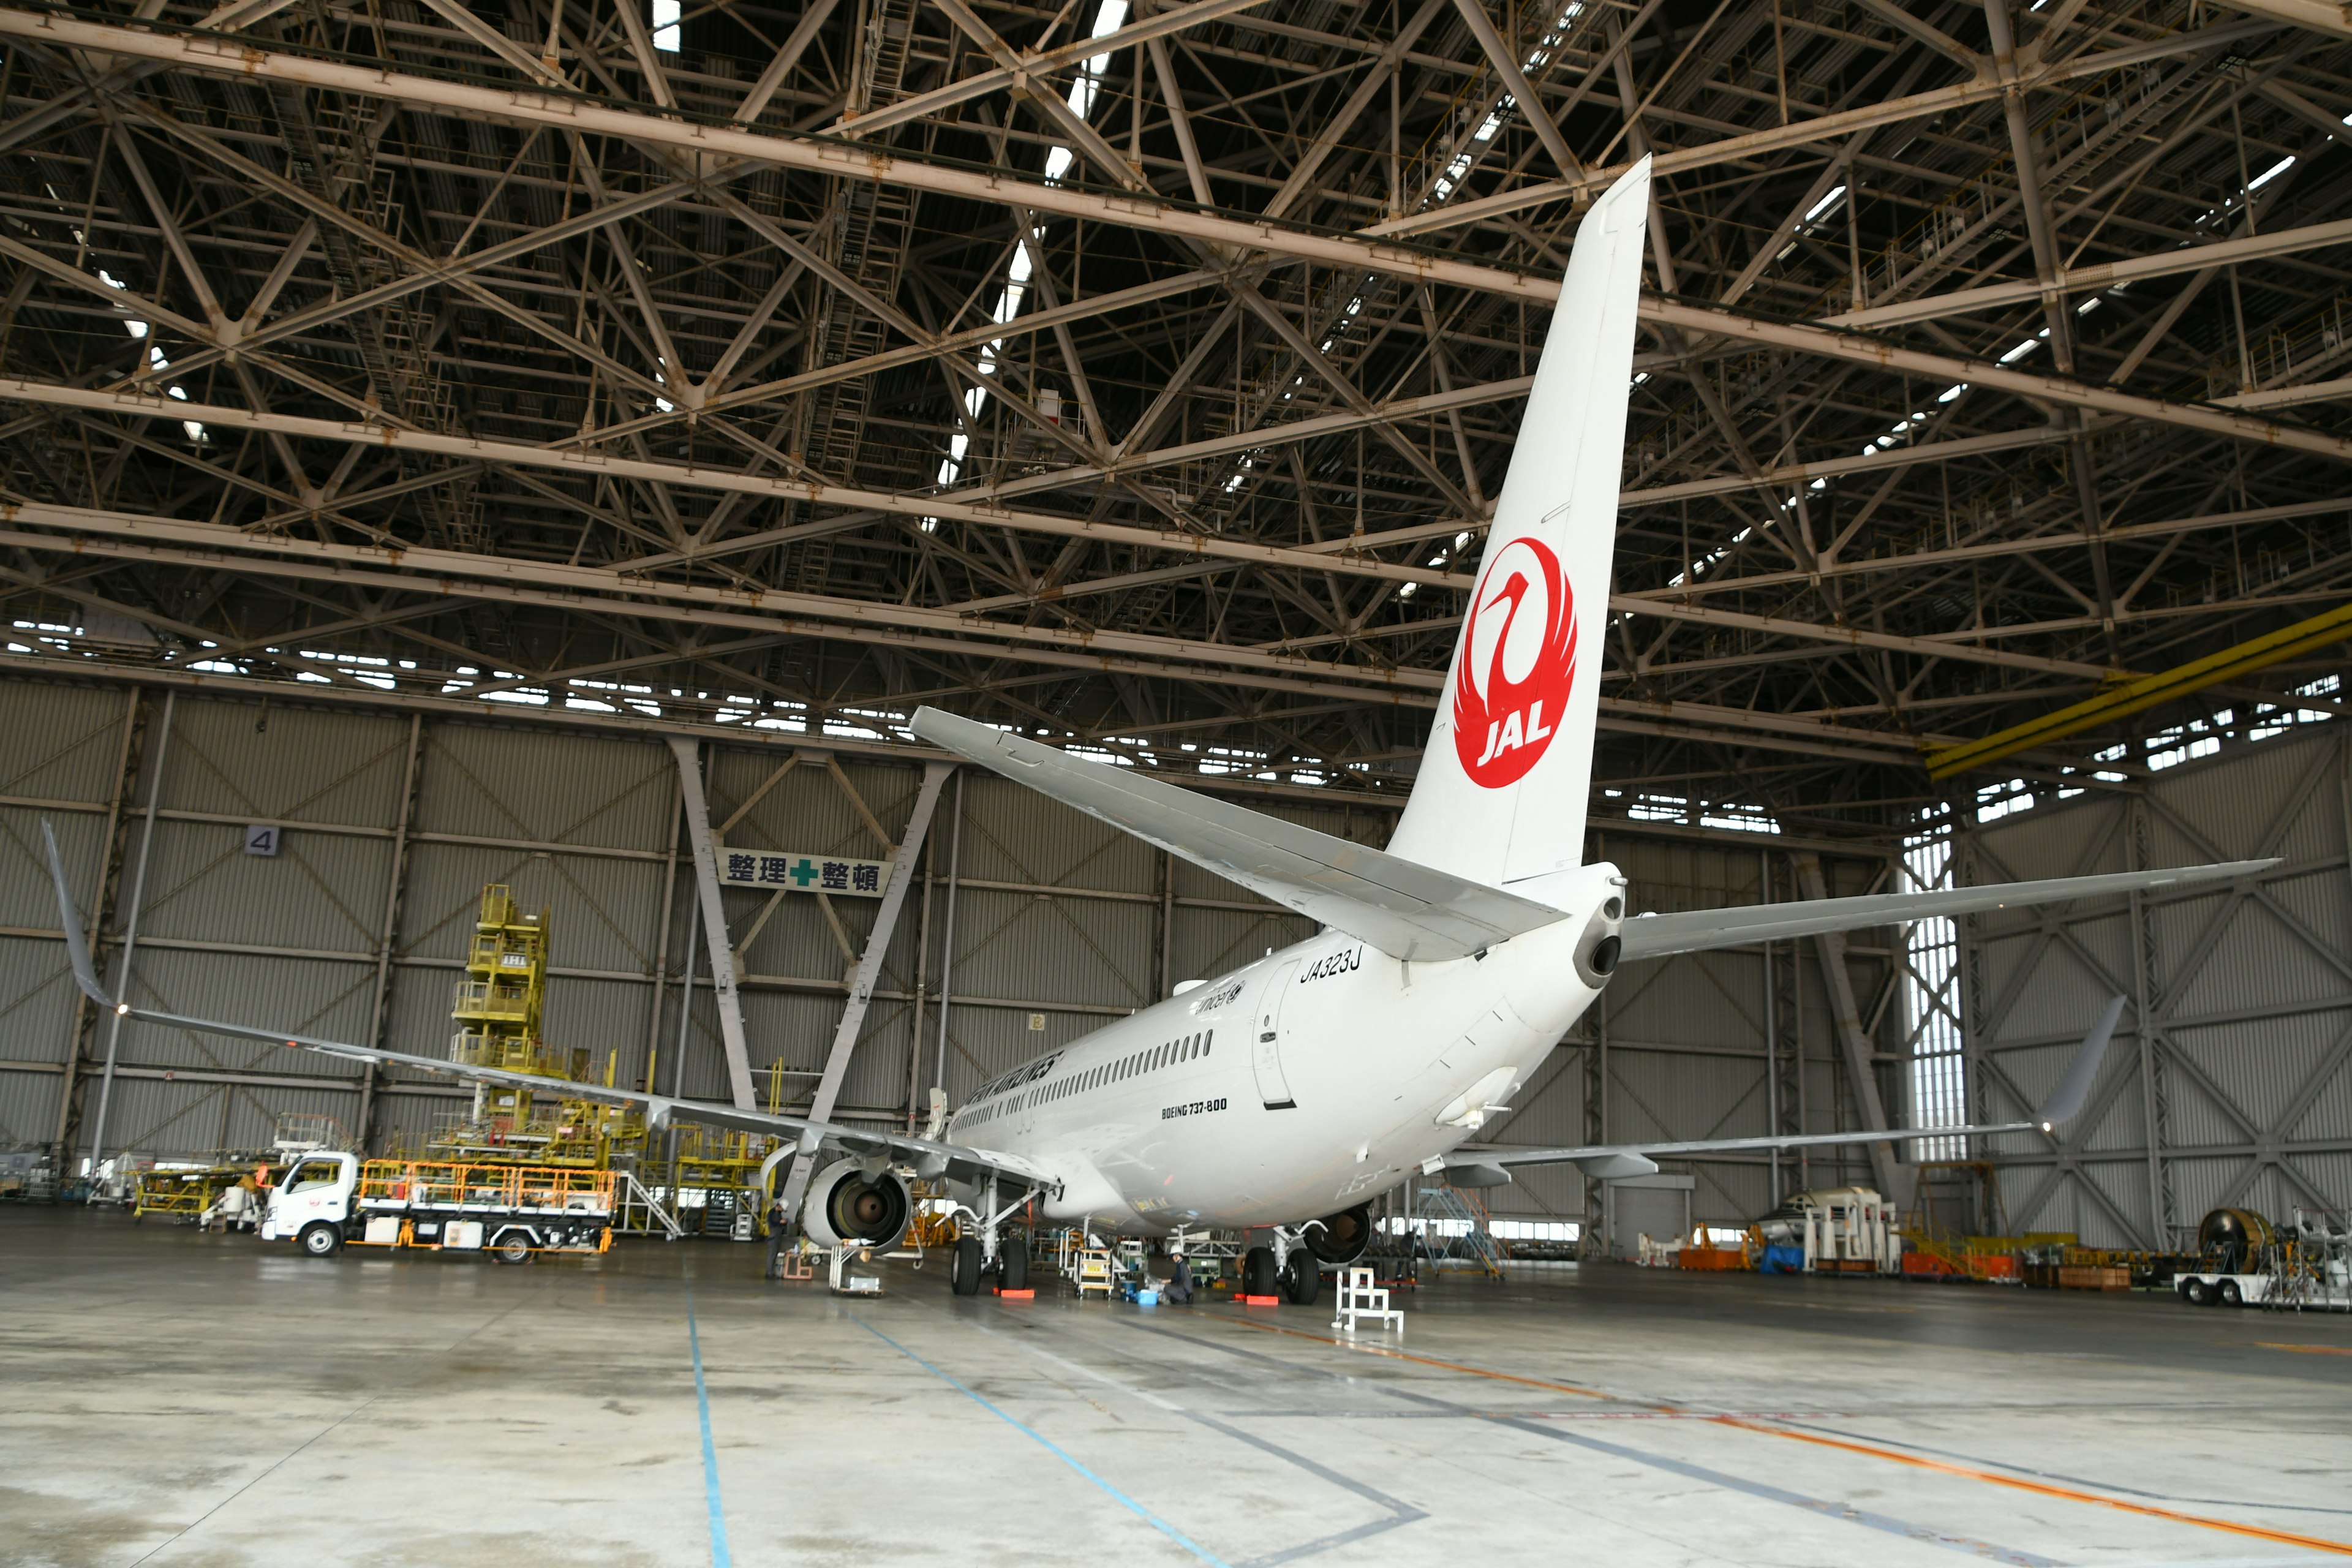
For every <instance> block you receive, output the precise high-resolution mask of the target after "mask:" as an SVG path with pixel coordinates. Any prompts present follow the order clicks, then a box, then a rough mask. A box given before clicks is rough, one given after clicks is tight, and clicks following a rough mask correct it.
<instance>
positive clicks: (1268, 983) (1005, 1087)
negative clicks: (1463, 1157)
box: [946, 865, 1620, 1235]
mask: <svg viewBox="0 0 2352 1568" xmlns="http://www.w3.org/2000/svg"><path fill="white" fill-rule="evenodd" d="M1615 874H1616V873H1615V868H1614V867H1611V866H1606V865H1601V866H1590V867H1586V868H1583V870H1582V871H1580V872H1578V873H1575V874H1573V875H1572V876H1571V877H1570V878H1569V879H1567V880H1568V886H1567V887H1565V888H1559V889H1552V890H1551V893H1550V896H1549V897H1547V898H1546V900H1545V901H1546V902H1548V903H1555V904H1558V905H1559V906H1560V907H1561V908H1562V909H1563V910H1564V911H1565V912H1564V914H1563V918H1562V919H1561V920H1560V921H1559V923H1557V924H1555V925H1550V926H1546V927H1543V928H1541V929H1539V930H1538V931H1529V932H1528V933H1526V934H1524V935H1521V936H1518V937H1515V938H1513V939H1511V940H1510V941H1508V942H1499V943H1497V944H1496V945H1495V946H1493V947H1491V948H1489V949H1488V950H1486V952H1484V953H1483V954H1481V955H1478V956H1475V957H1470V958H1458V959H1451V960H1445V961H1442V962H1429V961H1417V962H1404V961H1401V960H1398V959H1395V958H1391V957H1390V956H1389V955H1387V954H1386V953H1383V952H1380V951H1379V950H1378V949H1375V948H1373V947H1370V946H1369V945H1368V944H1366V943H1364V942H1360V941H1358V940H1356V939H1355V938H1352V937H1349V936H1345V935H1343V934H1341V933H1339V932H1338V931H1324V932H1322V933H1320V934H1318V935H1317V936H1313V937H1310V938H1308V939H1307V940H1306V941H1305V942H1295V943H1293V944H1292V945H1290V946H1289V947H1286V948H1282V949H1280V950H1278V951H1276V952H1272V953H1269V954H1267V955H1266V956H1265V958H1262V959H1260V960H1258V961H1257V962H1256V963H1251V964H1248V965H1246V966H1245V967H1244V968H1241V969H1238V970H1235V971H1234V972H1232V973H1227V974H1224V975H1221V976H1219V977H1218V978H1216V979H1214V980H1213V981H1210V982H1208V983H1207V984H1202V985H1200V986H1197V987H1193V988H1192V989H1190V990H1187V991H1186V992H1185V993H1184V994H1181V995H1178V996H1174V997H1171V998H1170V999H1169V1000H1167V1001H1165V1002H1161V1003H1160V1004H1158V1005H1154V1006H1151V1007H1147V1008H1145V1009H1143V1010H1142V1011H1140V1012H1138V1013H1136V1014H1133V1015H1132V1016H1129V1017H1126V1018H1122V1019H1120V1020H1119V1021H1118V1023H1116V1024H1112V1025H1110V1026H1108V1027H1106V1028H1102V1029H1098V1030H1097V1031H1095V1032H1094V1033H1092V1034H1090V1035H1087V1036H1085V1037H1082V1038H1080V1039H1078V1040H1076V1041H1074V1042H1072V1043H1071V1044H1070V1045H1068V1046H1066V1047H1062V1048H1060V1049H1059V1050H1055V1051H1050V1052H1047V1053H1046V1054H1045V1055H1044V1056H1041V1057H1038V1058H1035V1059H1034V1060H1033V1061H1031V1062H1028V1063H1026V1064H1024V1066H1022V1067H1020V1068H1015V1069H1013V1071H1011V1072H1009V1073H1004V1074H1001V1075H999V1076H998V1077H997V1078H996V1079H992V1080H991V1081H990V1082H989V1083H987V1084H985V1085H982V1088H981V1089H979V1090H978V1091H976V1092H975V1093H974V1094H973V1096H972V1098H971V1100H969V1101H967V1102H966V1103H965V1105H964V1106H963V1107H962V1108H961V1109H960V1110H958V1111H957V1112H956V1114H955V1115H954V1117H953V1118H951V1119H950V1121H949V1123H948V1128H947V1134H946V1135H947V1137H948V1139H949V1140H950V1142H956V1143H961V1144H965V1145H967V1146H969V1147H971V1148H975V1149H979V1150H982V1151H984V1152H998V1153H1003V1154H1009V1155H1013V1156H1016V1157H1018V1158H1019V1159H1021V1160H1023V1161H1025V1162H1028V1163H1034V1164H1035V1165H1039V1166H1043V1167H1044V1168H1045V1169H1046V1170H1048V1171H1051V1172H1052V1173H1054V1175H1055V1177H1056V1178H1057V1180H1058V1183H1059V1190H1058V1192H1057V1193H1055V1194H1053V1195H1051V1196H1050V1197H1048V1198H1047V1199H1046V1201H1045V1205H1044V1207H1045V1216H1046V1217H1047V1218H1049V1219H1054V1220H1078V1219H1087V1218H1091V1219H1092V1221H1093V1222H1094V1223H1095V1224H1096V1225H1097V1226H1100V1227H1102V1228H1104V1229H1108V1230H1118V1231H1125V1232H1129V1233H1140V1234H1146V1235H1157V1234H1164V1233H1166V1232H1167V1231H1169V1230H1171V1229H1173V1228H1175V1227H1177V1226H1219V1227H1243V1226H1269V1225H1288V1224H1297V1223H1299V1222H1303V1221H1306V1220H1309V1219H1317V1218H1320V1217H1322V1216H1324V1215H1329V1214H1332V1213H1334V1212H1336V1211H1338V1210H1340V1209H1344V1208H1347V1207H1348V1206H1349V1205H1353V1204H1357V1203H1360V1202H1362V1201H1364V1200H1365V1199H1367V1198H1369V1197H1370V1196H1371V1195H1372V1194H1377V1193H1380V1192H1381V1191H1384V1190H1385V1189H1387V1188H1389V1187H1391V1186H1393V1185H1395V1184H1397V1183H1398V1182H1399V1181H1402V1180H1403V1179H1404V1178H1405V1177H1407V1176H1408V1175H1410V1174H1411V1173H1412V1172H1413V1171H1414V1170H1415V1169H1416V1168H1417V1167H1419V1166H1420V1165H1421V1164H1422V1163H1423V1162H1424V1161H1426V1160H1428V1159H1430V1158H1432V1157H1433V1156H1435V1155H1439V1154H1443V1153H1444V1152H1447V1151H1449V1150H1451V1149H1453V1148H1454V1147H1455V1146H1456V1145H1457V1144H1459V1143H1461V1142H1463V1141H1464V1140H1465V1139H1466V1138H1468V1137H1470V1136H1471V1135H1472V1134H1473V1133H1474V1132H1475V1131H1477V1129H1478V1127H1479V1126H1480V1125H1481V1123H1482V1121H1483V1120H1484V1112H1485V1111H1486V1108H1487V1107H1488V1106H1489V1105H1493V1106H1497V1107H1499V1106H1502V1105H1505V1104H1507V1102H1508V1099H1509V1091H1510V1090H1511V1089H1513V1088H1515V1087H1516V1086H1517V1085H1518V1084H1519V1083H1521V1082H1522V1081H1524V1079H1526V1077H1527V1075H1528V1073H1529V1072H1531V1071H1532V1070H1533V1069H1534V1068H1535V1066H1536V1064H1537V1063H1538V1062H1539V1061H1541V1060H1542V1058H1543V1057H1544V1055H1545V1054H1546V1053H1547V1052H1548V1051H1549V1050H1550V1049H1551V1047H1553V1045H1554V1044H1555V1043H1556V1042H1557V1041H1558V1040H1559V1037H1560V1036H1561V1035H1562V1034H1564V1033H1565V1032H1566V1031H1567V1030H1568V1029H1569V1027H1570V1026H1571V1025H1573V1024H1574V1023H1575V1022H1576V1020H1577V1019H1578V1018H1579V1017H1580V1016H1582V1015H1583V1012H1584V1010H1585V1008H1586V1007H1587V1006H1589V1005H1591V1002H1592V999H1593V998H1594V997H1595V996H1596V995H1598V994H1599V991H1600V984H1601V983H1603V982H1601V979H1600V977H1598V976H1589V975H1588V973H1585V972H1583V967H1584V966H1582V965H1580V963H1579V962H1578V954H1579V952H1580V944H1581V949H1582V950H1589V948H1590V946H1591V941H1592V939H1593V932H1594V931H1595V930H1596V929H1598V928H1597V927H1596V925H1595V923H1594V922H1595V921H1598V920H1599V919H1600V918H1601V917H1600V915H1599V913H1598V911H1600V910H1601V909H1602V908H1603V907H1604V905H1609V904H1610V903H1611V900H1615V899H1617V898H1618V897H1619V896H1620V894H1619V888H1618V886H1617V885H1615V883H1614V878H1615ZM1612 924H1613V922H1612Z"/></svg>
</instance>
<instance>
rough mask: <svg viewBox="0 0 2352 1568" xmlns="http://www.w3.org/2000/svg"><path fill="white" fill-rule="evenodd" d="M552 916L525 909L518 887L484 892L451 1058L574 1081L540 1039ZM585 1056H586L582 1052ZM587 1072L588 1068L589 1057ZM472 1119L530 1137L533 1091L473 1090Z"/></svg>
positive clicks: (457, 1000) (456, 1005) (458, 999)
mask: <svg viewBox="0 0 2352 1568" xmlns="http://www.w3.org/2000/svg"><path fill="white" fill-rule="evenodd" d="M553 913H554V911H553V910H546V909H542V910H540V911H539V913H537V914H535V915H527V914H525V913H523V912H522V910H521V908H520V906H519V905H518V904H516V902H515V900H514V890H513V889H510V888H509V887H508V886H507V885H506V884H505V883H503V882H493V883H491V884H490V885H489V886H488V887H486V888H484V889H482V914H481V918H480V919H479V920H478V921H476V922H475V924H474V940H473V942H472V944H471V945H470V946H469V947H468V948H467V952H466V978H465V979H463V980H460V981H459V982H457V989H456V992H455V993H454V994H453V995H452V997H451V1000H450V1006H449V1016H450V1018H451V1020H452V1021H453V1022H455V1023H456V1024H457V1034H456V1035H454V1036H453V1037H451V1038H450V1041H449V1059H450V1060H451V1061H453V1062H459V1063H463V1064H464V1065H466V1066H467V1067H485V1068H503V1069H504V1070H506V1071H508V1072H527V1073H537V1074H541V1075H542V1076H545V1077H548V1078H557V1079H562V1078H570V1077H572V1074H571V1073H570V1072H568V1071H566V1070H565V1069H566V1068H569V1067H570V1066H571V1065H572V1064H571V1063H570V1062H568V1061H563V1060H560V1059H558V1058H559V1053H558V1052H556V1051H553V1050H551V1049H550V1048H549V1047H548V1045H547V1043H546V1041H544V1040H542V1039H541V1037H540V1033H539V1026H540V1015H541V1010H542V1009H543V1008H544V1007H545V1005H546V1002H547V938H548V927H549V923H550V921H551V918H552V916H553ZM577 1054H578V1055H580V1056H581V1057H582V1058H585V1057H586V1055H587V1053H586V1052H584V1051H583V1052H579V1053H577ZM580 1065H581V1067H582V1068H583V1069H584V1068H585V1067H586V1066H587V1063H586V1061H585V1060H584V1059H583V1061H582V1062H581V1064H580ZM474 1121H475V1123H476V1124H477V1125H478V1126H479V1127H481V1128H483V1130H484V1131H487V1132H488V1133H489V1134H490V1136H492V1137H493V1138H496V1137H498V1136H499V1135H500V1134H504V1135H505V1136H507V1137H514V1136H517V1135H521V1136H524V1137H528V1136H529V1135H530V1129H531V1094H530V1090H528V1089H511V1088H507V1087H503V1086H494V1085H489V1084H482V1085H478V1086H477V1087H476V1088H475V1089H474Z"/></svg>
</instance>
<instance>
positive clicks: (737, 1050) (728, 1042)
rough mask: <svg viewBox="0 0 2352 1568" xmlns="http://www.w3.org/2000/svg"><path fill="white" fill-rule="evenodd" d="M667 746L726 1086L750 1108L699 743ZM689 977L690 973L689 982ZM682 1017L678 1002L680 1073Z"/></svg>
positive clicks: (747, 1062)
mask: <svg viewBox="0 0 2352 1568" xmlns="http://www.w3.org/2000/svg"><path fill="white" fill-rule="evenodd" d="M669 749H670V752H671V754H672V755H673V756H675V757H676V758H677V784H678V791H679V795H680V797H681V799H682V800H683V802H684V805H685V811H686V830H687V833H688V836H689V837H691V838H692V839H693V842H694V881H695V887H696V889H697V890H698V893H699V895H700V898H701V909H702V931H703V935H704V936H705V937H706V938H707V939H708V941H709V948H710V979H711V991H712V994H714V995H715V996H716V997H717V998H718V1002H719V1039H720V1041H721V1043H722V1046H723V1047H724V1049H725V1051H726V1054H727V1090H728V1094H729V1096H730V1099H731V1100H733V1102H734V1105H735V1108H736V1109H737V1110H754V1109H756V1102H755V1099H754V1096H753V1093H752V1089H751V1051H750V1048H749V1047H748V1046H747V1045H746V1044H745V1041H744V1037H743V1006H742V1003H741V1002H740V999H738V997H737V996H736V994H735V953H734V950H733V949H732V948H731V947H730V945H729V943H728V941H727V911H726V910H725V908H724V907H722V906H721V904H720V903H719V856H718V853H717V850H716V848H715V847H714V846H713V844H712V842H711V836H710V806H709V802H708V801H707V800H706V799H705V798H704V796H703V793H702V760H701V751H702V748H701V746H700V745H699V744H698V743H697V742H693V741H689V740H688V739H687V738H686V737H684V736H683V735H672V736H670V737H669ZM691 978H692V977H691V974H690V973H689V976H688V979H689V982H690V981H691ZM689 994H690V993H689ZM684 1019H685V1010H684V1008H683V1007H681V1008H680V1010H679V1022H680V1033H679V1040H680V1048H679V1054H678V1061H677V1068H675V1069H674V1070H675V1071H677V1072H679V1073H683V1072H684V1071H685V1069H686V1058H685V1050H684V1039H685V1035H684Z"/></svg>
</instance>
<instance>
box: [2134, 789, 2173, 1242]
mask: <svg viewBox="0 0 2352 1568" xmlns="http://www.w3.org/2000/svg"><path fill="white" fill-rule="evenodd" d="M2124 810H2125V811H2126V813H2128V814H2129V815H2128V816H2126V819H2125V826H2126V828H2127V829H2128V831H2129V837H2130V839H2131V861H2132V869H2134V870H2136V871H2138V870H2145V869H2147V863H2148V859H2149V854H2148V822H2147V805H2146V803H2145V802H2144V801H2143V800H2142V799H2141V798H2140V797H2139V796H2137V795H2134V796H2132V797H2131V799H2129V800H2128V801H2126V803H2125V805H2124ZM2128 903H2129V908H2130V910H2131V944H2132V1032H2133V1034H2134V1035H2136V1036H2137V1043H2138V1046H2139V1105H2140V1125H2141V1128H2142V1130H2143V1133H2142V1135H2143V1136H2144V1137H2146V1138H2147V1243H2148V1246H2149V1247H2151V1248H2152V1249H2153V1250H2155V1251H2158V1252H2167V1251H2169V1250H2171V1247H2172V1242H2173V1228H2174V1226H2175V1224H2176V1219H2175V1215H2174V1213H2173V1210H2174V1206H2175V1205H2174V1202H2173V1195H2172V1170H2171V1167H2170V1166H2169V1165H2168V1164H2167V1163H2165V1158H2164V1151H2165V1143H2166V1142H2167V1140H2168V1138H2169V1136H2170V1132H2171V1128H2170V1121H2171V1117H2170V1115H2169V1109H2170V1108H2169V1107H2168V1104H2167V1102H2166V1101H2167V1096H2166V1093H2165V1081H2164V1080H2165V1072H2164V1038H2163V1037H2164V1030H2163V1027H2162V1026H2161V1025H2159V1024H2158V1021H2157V1020H2158V1016H2159V1015H2160V1014H2161V1013H2162V1012H2163V1011H2164V998H2163V996H2162V995H2161V994H2159V993H2158V991H2157V989H2156V977H2157V975H2158V974H2159V973H2162V972H2163V971H2162V965H2161V963H2160V962H2159V958H2160V955H2159V954H2158V952H2157V946H2156V921H2155V918H2154V917H2153V916H2152V915H2150V914H2149V912H2148V908H2147V894H2145V893H2140V892H2135V893H2133V894H2131V895H2130V897H2129V900H2128Z"/></svg>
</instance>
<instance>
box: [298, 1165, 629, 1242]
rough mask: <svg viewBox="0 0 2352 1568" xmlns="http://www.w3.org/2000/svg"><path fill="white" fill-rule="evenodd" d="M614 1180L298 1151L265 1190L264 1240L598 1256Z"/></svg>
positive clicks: (585, 1173) (531, 1168) (592, 1174)
mask: <svg viewBox="0 0 2352 1568" xmlns="http://www.w3.org/2000/svg"><path fill="white" fill-rule="evenodd" d="M614 1185H615V1178H614V1173H612V1172H610V1171H593V1170H574V1169H569V1168H565V1167H561V1166H537V1165H500V1164H467V1163H455V1162H449V1161H439V1160H369V1161H366V1162H364V1163H362V1161H361V1160H360V1158H359V1157H358V1156H357V1155H355V1154H345V1153H341V1152H317V1153H312V1154H307V1155H305V1156H303V1158H302V1162H301V1163H299V1164H298V1165H295V1166H294V1167H292V1168H291V1169H290V1170H289V1171H288V1172H287V1173H286V1174H285V1176H284V1177H283V1178H282V1179H280V1181H279V1182H278V1185H277V1186H276V1187H274V1188H273V1189H271V1191H270V1194H269V1213H268V1217H267V1218H265V1219H264V1220H263V1221H262V1224H261V1238H262V1239H263V1240H264V1241H293V1242H297V1243H299V1245H300V1246H301V1248H302V1250H303V1251H305V1252H307V1253H309V1254H310V1256H311V1257H313V1258H331V1257H332V1256H333V1255H334V1254H335V1253H336V1252H338V1251H339V1250H341V1248H342V1247H343V1246H344V1245H345V1244H346V1243H350V1244H352V1245H353V1246H359V1247H432V1248H436V1249H437V1250H441V1251H449V1252H460V1251H462V1252H488V1254H490V1256H491V1257H493V1258H497V1259H498V1260H499V1262H501V1263H523V1262H527V1261H529V1260H530V1257H531V1255H532V1254H533V1253H539V1252H573V1253H579V1252H603V1251H604V1250H606V1249H607V1248H609V1247H611V1246H612V1245H613V1213H614V1206H615V1193H614Z"/></svg>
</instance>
